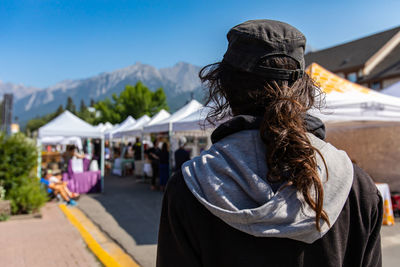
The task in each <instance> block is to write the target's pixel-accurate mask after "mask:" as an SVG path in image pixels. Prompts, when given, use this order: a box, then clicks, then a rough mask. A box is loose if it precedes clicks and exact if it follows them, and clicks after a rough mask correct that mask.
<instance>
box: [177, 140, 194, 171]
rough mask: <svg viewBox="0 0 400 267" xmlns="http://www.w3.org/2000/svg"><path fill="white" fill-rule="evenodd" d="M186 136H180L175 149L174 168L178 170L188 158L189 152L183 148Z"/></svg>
mask: <svg viewBox="0 0 400 267" xmlns="http://www.w3.org/2000/svg"><path fill="white" fill-rule="evenodd" d="M186 142H187V140H186V137H184V136H181V137H180V138H179V140H178V145H179V148H178V149H177V150H176V151H175V170H176V171H179V170H180V169H181V167H182V164H183V163H185V162H186V161H188V160H190V154H189V152H188V151H186V150H185V144H186Z"/></svg>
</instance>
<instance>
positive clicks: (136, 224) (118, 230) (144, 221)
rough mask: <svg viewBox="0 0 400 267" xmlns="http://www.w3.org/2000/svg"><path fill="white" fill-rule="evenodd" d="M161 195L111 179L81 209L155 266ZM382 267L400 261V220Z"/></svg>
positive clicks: (385, 231)
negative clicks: (102, 190)
mask: <svg viewBox="0 0 400 267" xmlns="http://www.w3.org/2000/svg"><path fill="white" fill-rule="evenodd" d="M161 202H162V193H160V192H153V191H150V189H149V185H148V184H143V183H140V182H137V181H136V180H135V179H133V178H132V177H124V178H120V177H115V176H108V177H106V179H105V193H104V194H99V195H88V196H82V197H81V199H80V200H79V208H80V209H82V210H83V211H84V212H85V213H86V215H87V216H88V217H89V218H90V219H91V220H92V221H94V222H95V223H96V224H97V225H99V227H100V228H101V229H102V230H103V231H105V232H106V233H107V234H108V235H109V236H110V237H112V238H113V239H114V240H116V242H118V243H119V244H120V245H121V246H122V247H123V248H124V249H125V251H126V252H127V253H128V254H130V255H131V256H132V257H134V258H135V259H136V260H137V261H138V262H139V264H141V265H142V266H143V267H148V266H155V260H156V252H157V233H158V224H159V220H160V211H161ZM381 233H382V250H383V266H384V267H397V266H399V261H400V256H399V255H400V220H399V219H398V220H396V225H394V226H382V232H381Z"/></svg>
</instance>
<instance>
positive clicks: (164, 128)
mask: <svg viewBox="0 0 400 267" xmlns="http://www.w3.org/2000/svg"><path fill="white" fill-rule="evenodd" d="M202 107H203V105H202V104H200V103H199V102H198V101H196V100H191V101H190V102H189V103H187V104H186V105H185V106H183V107H182V108H180V109H179V110H177V111H176V112H175V113H174V114H172V115H171V116H170V117H168V118H166V119H164V120H162V121H160V122H158V123H154V124H152V125H150V124H148V125H146V126H145V127H144V129H143V132H145V133H158V132H168V131H169V130H170V124H173V123H174V122H177V121H179V120H181V119H183V118H185V117H187V116H188V115H190V114H192V113H193V112H195V111H197V110H199V109H200V108H202Z"/></svg>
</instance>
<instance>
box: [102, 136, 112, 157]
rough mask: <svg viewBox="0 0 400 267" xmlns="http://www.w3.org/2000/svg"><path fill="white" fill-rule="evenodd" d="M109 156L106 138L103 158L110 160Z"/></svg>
mask: <svg viewBox="0 0 400 267" xmlns="http://www.w3.org/2000/svg"><path fill="white" fill-rule="evenodd" d="M110 158H111V153H110V143H109V141H108V140H106V141H105V143H104V159H105V160H110Z"/></svg>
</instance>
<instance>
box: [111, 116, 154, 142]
mask: <svg viewBox="0 0 400 267" xmlns="http://www.w3.org/2000/svg"><path fill="white" fill-rule="evenodd" d="M150 120H151V119H150V117H149V116H147V115H144V116H142V117H140V118H139V119H138V120H137V121H136V123H135V124H134V125H132V126H130V127H128V128H126V129H124V130H122V131H118V132H116V133H115V134H114V136H115V137H123V136H138V135H140V134H141V132H142V130H143V126H144V125H146V124H147V123H148V122H149V121H150Z"/></svg>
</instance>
